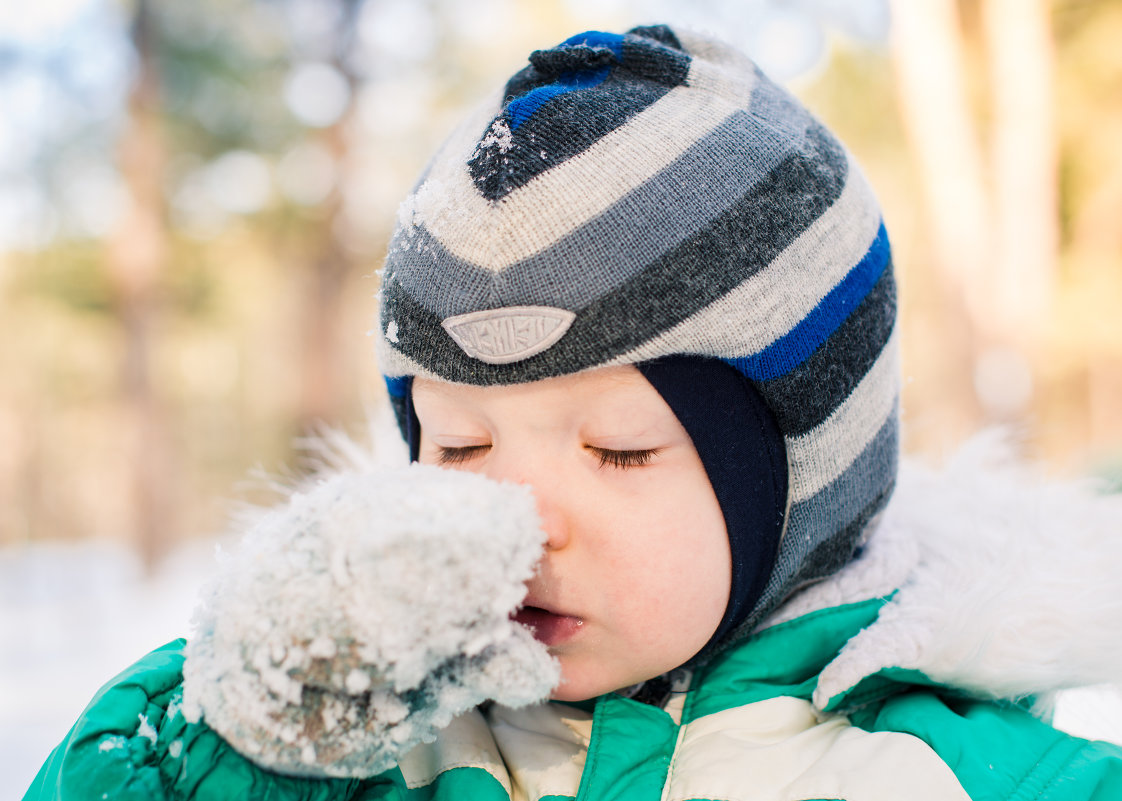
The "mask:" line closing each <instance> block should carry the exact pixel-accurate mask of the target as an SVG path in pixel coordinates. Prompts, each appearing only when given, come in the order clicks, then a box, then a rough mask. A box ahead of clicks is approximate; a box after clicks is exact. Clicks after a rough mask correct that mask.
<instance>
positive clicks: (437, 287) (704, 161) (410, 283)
mask: <svg viewBox="0 0 1122 801" xmlns="http://www.w3.org/2000/svg"><path fill="white" fill-rule="evenodd" d="M764 86H766V87H770V90H771V91H775V87H774V86H773V85H771V84H770V83H769V84H764ZM805 122H806V123H807V124H808V125H811V127H809V128H804V129H792V130H791V131H788V132H784V136H785V137H786V138H787V140H788V141H789V142H790V144H791V145H792V146H793V147H792V148H791V149H787V150H783V149H780V148H775V149H772V148H766V149H765V148H758V149H750V150H746V149H745V148H744V146H743V144H742V142H743V141H744V139H743V138H748V139H758V138H760V137H762V136H763V135H764V132H763V131H762V130H760V120H759V118H758V117H756V116H754V115H752V114H750V113H748V112H743V111H741V112H736V113H735V114H733V115H731V116H730V117H729V118H728V119H727V120H726V121H725V122H723V123H722V124H721V125H720V126H718V127H717V128H716V129H714V130H713V131H712V132H710V133H709V134H708V135H706V136H705V137H703V138H702V139H701V140H699V141H698V142H697V143H696V144H695V145H694V146H693V147H691V148H690V149H689V150H687V151H686V152H685V153H684V154H682V156H680V157H679V158H678V159H677V160H676V161H674V162H673V163H672V164H670V165H668V166H667V167H666V168H665V169H664V170H662V171H661V172H659V173H658V174H657V175H655V176H654V177H652V178H651V179H650V180H648V181H646V182H645V183H643V184H642V185H641V186H639V187H637V188H636V189H635V190H634V191H632V192H629V193H628V194H627V195H625V196H624V197H622V198H620V199H619V200H618V201H616V203H614V204H613V205H612V206H610V207H609V208H608V209H607V210H605V211H604V212H602V213H601V214H599V215H597V216H596V217H593V218H591V219H589V220H588V222H586V223H584V224H583V225H582V226H580V227H579V228H577V229H576V230H575V231H573V232H572V233H570V234H569V235H568V236H565V237H564V238H562V239H561V240H559V241H558V242H556V243H555V244H553V245H552V246H550V247H549V248H547V249H545V250H543V251H542V252H541V253H537V254H535V255H533V256H531V257H530V258H527V259H524V260H522V261H520V262H518V263H516V264H513V265H511V266H510V267H507V268H506V269H504V270H501V271H499V272H497V273H496V272H494V271H492V270H488V269H486V268H483V267H479V266H477V265H475V264H472V263H471V262H469V261H465V260H463V259H460V258H458V257H457V256H455V255H454V254H452V253H450V252H449V251H448V250H446V249H445V247H444V245H443V244H442V243H441V242H440V241H439V240H438V239H437V238H436V237H434V236H433V235H432V234H431V233H430V232H429V231H428V229H427V228H426V227H425V226H424V225H418V226H416V227H415V228H413V229H411V232H410V234H409V236H408V238H404V237H403V235H401V234H398V236H397V238H395V240H394V242H393V244H392V246H391V250H390V256H389V260H388V266H387V271H388V272H389V273H392V274H393V275H394V276H395V277H396V278H397V280H398V281H400V282H401V284H402V285H403V286H404V287H405V288H406V289H407V290H408V291H409V293H410V294H411V295H412V296H413V297H414V299H416V300H417V301H418V302H419V303H421V305H423V306H425V307H426V308H428V309H429V310H430V311H432V312H435V313H436V314H437V315H438V316H440V317H442V318H446V317H453V316H455V315H458V314H466V313H468V312H473V311H478V310H479V309H481V308H486V307H487V306H489V305H501V306H556V307H557V308H561V309H570V310H576V309H581V308H584V307H585V306H587V305H588V304H589V303H591V302H592V301H593V300H595V299H596V298H597V297H600V296H602V295H603V294H604V293H605V292H607V291H609V290H611V289H613V288H615V287H617V286H619V285H621V284H623V283H624V282H625V281H627V280H628V279H629V278H631V277H632V276H634V275H636V274H638V273H639V272H641V271H642V270H643V269H645V268H646V267H647V266H648V265H649V264H650V263H651V261H652V260H653V259H655V258H656V257H657V256H658V255H659V254H660V253H663V252H665V251H666V250H668V249H669V248H671V247H674V246H675V245H677V244H678V243H680V242H682V241H683V240H684V239H685V238H686V237H688V236H690V235H691V234H693V233H694V232H696V231H697V229H698V228H699V227H702V226H705V225H707V224H711V223H712V222H713V220H714V219H716V218H717V217H718V216H719V215H721V214H724V213H728V211H729V210H730V207H735V204H736V203H738V202H740V201H743V199H744V197H745V192H746V191H749V192H750V191H751V190H752V188H753V187H755V186H757V185H758V184H759V183H760V182H761V181H764V180H773V178H772V176H773V175H774V173H775V172H777V170H776V165H777V164H780V163H781V162H780V159H781V157H783V156H786V157H787V161H784V162H782V163H783V168H787V167H788V166H790V165H791V164H792V163H793V160H797V159H798V158H799V157H798V156H797V155H795V156H792V149H793V150H794V151H795V153H796V154H797V153H798V152H799V151H800V150H812V151H814V150H824V149H825V148H824V147H823V144H822V140H826V138H827V137H828V136H829V135H828V134H827V133H826V131H825V130H824V129H822V128H820V127H819V126H817V125H812V124H811V121H810V120H809V119H806V120H805ZM768 127H769V128H771V129H774V125H772V126H768ZM742 137H743V138H742ZM839 153H840V151H839ZM839 158H840V162H838V163H836V164H834V165H833V167H834V168H835V169H838V170H839V171H840V172H841V173H842V174H844V173H845V171H846V169H847V165H846V163H845V158H844V156H840V157H839ZM781 169H782V168H781ZM698 175H713V176H715V177H714V178H712V179H711V180H708V181H704V182H702V181H698V180H697V176H698ZM691 195H692V196H691ZM651 209H656V210H659V211H661V212H663V216H662V217H660V218H658V219H650V214H651V212H650V210H651ZM643 217H647V218H648V222H649V225H648V226H647V228H646V230H645V231H644V236H643V238H642V239H638V240H636V239H621V238H620V236H619V233H618V230H619V221H620V220H621V219H627V220H638V219H642V218H643Z"/></svg>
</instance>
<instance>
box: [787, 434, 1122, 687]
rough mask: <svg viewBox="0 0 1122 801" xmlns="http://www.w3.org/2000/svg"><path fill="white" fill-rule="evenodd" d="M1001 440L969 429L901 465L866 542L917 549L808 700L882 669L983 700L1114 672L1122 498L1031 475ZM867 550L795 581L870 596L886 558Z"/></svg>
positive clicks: (1121, 673)
mask: <svg viewBox="0 0 1122 801" xmlns="http://www.w3.org/2000/svg"><path fill="white" fill-rule="evenodd" d="M1000 444H1001V443H1000V439H999V438H998V437H997V436H995V435H992V434H991V435H987V436H982V437H979V438H977V439H975V440H974V441H973V442H972V443H970V444H969V445H968V446H967V447H966V448H964V449H963V451H962V452H961V453H960V454H959V456H958V457H956V458H955V459H954V460H953V461H952V462H951V463H950V464H948V465H947V466H946V467H945V468H944V469H943V470H941V471H938V472H934V471H930V470H925V469H923V468H921V467H919V466H917V465H914V464H909V465H906V466H905V467H904V468H903V469H902V470H901V474H900V480H899V486H898V488H897V490H896V494H895V497H894V499H893V501H892V503H891V504H890V505H889V508H888V509H887V510H886V514H885V520H884V522H883V524H882V526H881V529H880V531H879V532H878V533H877V535H876V536H875V537H874V542H875V541H876V540H877V539H879V538H880V537H888V538H889V539H895V538H896V537H897V536H900V535H899V534H898V533H897V532H901V533H903V534H904V535H906V536H908V537H911V538H914V541H915V543H916V546H917V548H918V555H919V559H918V561H917V562H916V563H915V566H914V569H913V570H912V572H911V575H910V576H909V577H908V579H907V581H906V582H904V583H903V584H902V585H901V588H900V591H899V593H898V595H897V596H896V597H895V598H894V599H893V601H892V602H890V603H889V604H888V605H887V606H885V608H884V609H883V610H882V611H881V613H880V616H879V618H878V619H877V621H876V622H875V623H874V624H872V625H871V626H869V627H868V628H866V629H865V630H864V631H862V632H860V633H859V634H858V635H857V636H856V637H854V638H853V639H852V640H850V642H849V643H848V644H847V645H846V647H845V648H844V649H843V650H842V652H841V654H840V655H839V656H838V658H837V659H835V660H834V662H832V663H831V664H830V665H829V666H827V668H826V669H825V670H824V671H823V672H822V675H821V677H820V679H819V684H818V688H817V690H816V692H815V695H814V701H815V703H816V704H817V705H818V706H820V707H824V706H825V705H826V704H827V703H828V702H829V700H830V699H831V698H833V697H835V696H837V695H838V694H839V693H841V692H844V691H845V690H847V689H850V688H852V687H853V686H855V685H856V684H857V683H858V682H859V681H861V679H863V678H865V677H866V676H869V675H872V674H873V673H876V672H877V671H878V670H880V669H882V668H886V667H902V668H908V669H914V670H918V671H921V672H923V673H924V674H925V675H927V676H929V677H930V678H932V679H934V680H936V681H939V682H941V683H944V684H947V685H952V686H955V687H958V688H961V689H964V690H967V691H969V692H972V693H975V694H977V695H980V696H983V697H990V698H1017V697H1024V696H1027V695H1035V694H1041V693H1048V692H1052V691H1056V690H1060V689H1063V688H1067V687H1075V686H1081V685H1089V684H1098V683H1114V682H1118V681H1119V680H1120V679H1122V637H1120V636H1119V634H1120V632H1122V578H1120V577H1122V497H1119V496H1105V495H1098V494H1096V493H1095V492H1094V491H1093V489H1092V488H1091V487H1089V486H1088V485H1085V484H1083V485H1080V484H1074V483H1058V482H1043V481H1041V480H1040V479H1039V478H1038V477H1036V476H1034V475H1033V474H1032V473H1031V472H1030V471H1028V470H1027V469H1025V468H1023V467H1018V466H1016V465H1014V464H1013V463H1012V461H1011V460H1010V459H1009V458H1008V456H1007V455H1005V454H1003V453H1002V452H1001V450H1002V449H1001V447H1000ZM875 553H877V551H875V550H874V549H872V547H870V552H869V556H868V557H867V558H866V559H863V560H861V561H859V562H858V563H855V564H854V565H852V566H851V567H850V568H848V569H847V570H845V571H842V572H841V573H840V574H838V576H836V577H834V578H833V579H831V580H830V581H829V582H826V584H827V585H839V586H835V587H834V588H833V589H831V588H830V587H829V586H827V587H815V588H812V590H810V591H808V592H814V593H817V594H818V595H820V596H822V597H823V598H827V599H828V598H829V597H830V595H831V593H836V594H839V595H846V596H847V597H850V596H855V595H860V594H861V593H860V592H859V591H856V590H855V589H852V588H851V589H850V591H849V592H848V593H842V589H841V585H844V584H845V583H846V582H847V581H854V580H856V579H855V577H857V576H863V580H865V581H868V590H869V592H867V593H866V595H867V596H868V597H874V596H876V595H878V594H881V591H882V590H883V585H884V583H885V581H886V580H887V578H888V576H887V572H888V571H889V569H890V568H889V566H888V564H887V563H884V564H881V565H880V566H878V565H877V564H875V563H871V564H869V565H866V566H862V562H865V561H867V560H868V559H871V558H873V554H875ZM882 562H883V560H882ZM862 571H863V573H862ZM794 602H795V603H805V601H802V600H800V599H795V601H794ZM781 614H783V613H782V611H781Z"/></svg>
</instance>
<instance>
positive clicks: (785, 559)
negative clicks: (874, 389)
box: [761, 399, 900, 605]
mask: <svg viewBox="0 0 1122 801" xmlns="http://www.w3.org/2000/svg"><path fill="white" fill-rule="evenodd" d="M898 403H899V399H897V401H896V404H895V405H897V406H898ZM899 450H900V444H899V421H898V417H897V414H896V413H895V408H894V411H893V414H890V415H889V417H888V419H887V420H885V422H884V425H882V426H881V428H880V430H879V431H878V432H877V433H876V436H874V437H873V438H872V439H871V440H870V441H869V443H868V444H867V445H866V446H865V448H864V450H862V451H861V455H860V456H858V457H857V459H855V460H854V461H853V463H852V464H851V465H850V466H849V468H848V469H847V470H846V471H845V472H844V473H842V474H841V475H840V476H838V477H837V478H836V479H834V480H833V481H832V482H830V484H828V485H826V486H825V487H823V488H822V489H821V490H820V491H819V492H818V493H816V494H815V495H814V496H812V497H810V498H807V499H806V500H804V501H801V502H798V503H795V504H793V505H792V506H791V511H790V512H789V513H788V520H787V530H786V532H785V533H784V535H783V541H782V542H781V543H780V546H779V555H778V557H777V558H776V561H775V570H774V572H773V573H772V575H771V579H770V580H769V581H768V586H767V589H766V590H764V595H763V596H762V598H761V605H763V604H764V601H765V600H766V599H768V598H769V596H774V595H775V593H777V592H779V591H781V590H783V589H787V590H793V589H794V587H793V586H792V583H791V582H792V580H795V579H796V578H797V575H796V574H797V573H798V572H799V571H800V568H802V566H803V565H804V563H805V562H806V558H807V555H808V554H809V553H811V552H812V551H813V550H815V549H816V548H817V547H818V546H819V545H820V541H821V540H823V539H830V538H832V537H833V536H834V535H835V532H838V531H841V530H843V529H845V528H846V527H848V526H850V525H851V524H853V523H854V522H855V521H857V522H859V523H861V524H864V523H865V522H868V520H869V519H870V518H871V517H872V516H873V515H874V514H875V513H876V512H877V511H879V510H880V508H881V506H883V505H884V503H885V502H886V501H887V499H888V494H889V493H890V492H891V490H892V482H893V480H894V478H895V475H896V463H897V461H898V459H899ZM870 476H882V477H884V481H885V484H884V486H882V487H871V486H869V477H870ZM871 499H872V500H873V504H872V506H870V500H871ZM857 533H859V532H857ZM841 556H842V560H841V562H839V563H837V564H834V565H832V567H833V568H835V569H836V568H837V567H840V566H841V564H844V562H845V561H848V558H849V556H850V554H844V555H841ZM802 578H803V579H804V580H805V579H808V578H812V576H805V575H804V576H803V577H802ZM771 600H772V601H774V602H779V601H781V600H782V599H781V598H774V597H772V599H771Z"/></svg>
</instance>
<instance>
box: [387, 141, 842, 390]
mask: <svg viewBox="0 0 1122 801" xmlns="http://www.w3.org/2000/svg"><path fill="white" fill-rule="evenodd" d="M818 131H819V134H820V135H818V136H812V137H808V139H807V142H806V145H807V150H808V151H811V152H809V153H800V154H797V155H794V156H791V157H789V158H787V159H785V160H784V161H783V162H781V163H780V164H779V165H778V166H777V167H776V169H775V170H774V171H773V172H772V173H771V175H770V176H769V178H768V180H766V181H762V182H760V183H759V185H757V186H756V187H754V188H753V189H752V190H751V191H749V192H748V193H747V194H746V195H744V196H743V197H742V198H741V199H740V201H739V202H737V203H736V204H734V205H733V207H732V208H730V209H728V210H727V211H726V212H725V213H723V214H721V215H719V216H718V217H716V218H715V219H713V220H712V221H711V222H710V224H709V226H708V227H706V228H705V229H704V230H701V231H698V232H697V233H695V234H693V235H692V236H690V237H689V238H687V239H686V240H685V241H683V242H681V243H680V244H679V245H678V246H677V247H676V248H674V249H673V250H671V251H669V252H667V253H664V254H663V255H662V256H660V257H658V258H657V259H656V260H655V261H654V262H652V263H651V264H650V265H648V266H647V267H646V268H645V269H643V270H642V271H641V272H640V273H638V274H637V275H635V276H634V277H633V278H631V279H630V280H628V281H627V282H626V283H624V284H623V285H622V286H620V287H619V288H618V289H616V290H615V291H613V292H609V293H607V294H605V295H603V296H601V297H599V298H597V299H596V300H595V301H593V302H592V303H591V304H589V305H588V306H586V307H585V308H583V309H570V310H571V311H577V319H576V320H575V321H574V322H573V325H572V326H571V327H570V329H569V332H568V333H567V334H566V335H565V336H564V337H563V338H562V339H561V341H560V342H558V343H557V344H556V345H554V346H553V347H552V348H550V349H549V350H547V351H545V352H543V353H539V354H537V355H535V356H532V357H530V358H529V359H526V360H524V361H521V362H515V363H512V364H506V365H485V364H482V363H480V362H478V361H476V360H474V359H471V358H470V357H468V356H467V355H466V354H464V353H463V351H461V350H460V349H459V347H458V346H456V345H455V344H454V343H453V342H452V340H451V338H449V337H448V335H447V334H446V333H445V332H444V330H443V329H442V328H441V327H440V322H441V319H440V318H439V317H438V316H437V315H434V314H433V313H432V312H430V311H428V310H427V309H425V308H423V307H422V306H421V305H420V304H419V303H417V301H416V300H414V299H413V298H412V297H411V296H410V293H409V292H407V291H405V289H404V287H402V285H401V284H400V282H399V280H398V278H397V274H396V272H391V273H389V274H388V275H387V281H386V284H385V285H384V287H383V290H382V291H383V300H384V305H383V314H382V328H383V331H385V328H386V326H388V325H389V323H390V321H391V320H392V321H394V322H396V323H397V331H396V338H397V343H396V344H395V345H394V347H395V348H396V349H397V350H399V351H400V352H401V353H402V354H404V355H405V356H407V357H409V358H411V359H413V360H414V361H417V362H419V363H421V364H424V365H426V366H427V367H428V368H429V369H431V370H433V371H434V372H435V373H437V375H440V376H441V377H442V378H445V379H447V380H449V381H457V382H463V383H474V384H509V383H520V382H524V381H533V380H537V379H540V378H547V377H549V376H554V375H564V374H568V373H572V372H576V371H577V370H582V369H585V368H588V367H593V366H595V365H597V364H603V363H604V362H606V361H608V360H610V359H612V358H614V357H616V356H618V355H620V354H622V353H625V352H627V351H629V350H631V349H633V348H635V347H638V346H639V345H641V344H642V343H644V342H646V341H647V340H649V339H650V338H652V337H654V336H656V335H657V334H660V333H662V332H663V331H666V330H667V329H669V328H670V327H671V326H673V325H675V324H677V323H678V322H680V321H681V320H683V319H685V318H687V317H689V316H690V315H691V314H694V313H695V312H697V311H698V310H700V309H702V308H704V307H705V306H707V305H709V304H710V303H712V302H713V301H715V300H716V299H718V298H720V297H721V296H722V295H724V294H725V293H726V292H728V291H729V290H730V289H732V288H733V287H734V286H736V285H737V284H739V283H741V282H742V281H744V280H746V279H748V278H749V277H751V276H752V275H754V274H755V273H756V272H758V271H759V270H761V269H764V268H766V267H767V265H768V264H770V263H771V261H772V260H773V259H774V258H775V257H776V256H777V255H778V254H779V253H780V252H781V251H782V250H783V249H784V248H785V247H787V245H789V244H790V243H791V242H792V241H793V240H794V239H796V238H797V237H798V236H799V235H800V234H801V233H802V232H803V231H804V230H806V229H807V228H808V227H809V226H810V225H811V224H813V222H814V221H815V220H816V219H817V218H818V217H819V216H820V215H821V214H822V213H823V212H824V211H825V210H826V209H827V208H829V206H830V205H831V204H832V203H834V202H835V201H836V200H837V198H838V196H839V195H840V194H841V191H842V189H843V187H844V184H845V176H846V169H847V161H846V157H845V153H844V151H843V150H842V149H841V147H840V145H838V144H837V142H836V141H834V140H833V139H832V138H831V137H829V135H828V134H826V133H825V132H824V130H822V129H820V128H819V129H818ZM814 151H818V152H814ZM745 254H751V255H752V259H751V260H750V261H749V260H747V259H746V258H745ZM430 269H431V268H430ZM434 272H441V273H444V272H446V271H445V270H444V269H443V268H442V269H441V270H439V271H434ZM496 283H497V278H496ZM496 289H499V288H498V287H496ZM499 291H500V296H501V295H502V294H505V293H502V292H501V290H499ZM508 302H509V301H507V300H506V298H505V297H502V302H501V303H496V304H494V306H501V305H506V304H507V303H508ZM544 305H556V306H558V307H560V308H564V307H563V306H561V305H560V304H556V303H548V302H547V303H546V304H544ZM471 310H472V311H475V310H476V309H474V308H473V309H471Z"/></svg>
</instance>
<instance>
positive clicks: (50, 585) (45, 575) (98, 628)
mask: <svg viewBox="0 0 1122 801" xmlns="http://www.w3.org/2000/svg"><path fill="white" fill-rule="evenodd" d="M214 548H215V543H214V542H209V541H208V542H199V543H195V544H192V545H191V546H189V547H185V548H183V549H181V550H179V551H178V552H177V553H175V554H174V555H173V556H172V557H171V558H170V559H168V560H167V561H166V563H165V564H164V565H163V567H162V568H161V569H160V570H159V572H158V574H157V575H156V576H155V577H153V578H151V579H145V578H144V576H143V573H142V571H141V568H140V564H139V562H138V561H137V559H136V558H135V556H134V555H133V554H132V553H131V552H130V551H128V550H127V549H125V548H123V547H120V546H113V545H105V544H102V545H91V544H87V545H78V546H73V545H69V546H68V545H50V546H38V547H34V548H17V549H7V550H4V549H0V799H9V798H11V799H18V798H20V797H21V796H22V794H23V793H24V791H25V790H26V789H27V786H28V785H29V784H30V783H31V780H32V779H33V778H34V776H35V773H36V772H37V771H38V769H39V766H40V765H41V764H42V762H43V760H44V759H46V757H47V755H48V753H49V752H50V750H51V749H52V748H53V747H54V746H55V745H56V744H57V743H58V741H59V740H61V739H62V737H63V736H64V735H65V734H66V731H67V729H68V728H69V727H70V725H71V724H72V723H73V722H74V720H75V718H77V716H78V714H79V713H80V712H81V711H82V708H83V707H84V706H85V705H86V703H87V702H88V701H89V699H90V697H91V696H92V695H93V694H94V693H95V692H96V691H97V689H98V688H99V687H100V686H101V685H102V684H103V683H104V682H105V681H107V680H108V679H109V678H111V677H112V676H114V675H115V674H116V673H117V672H119V671H120V670H121V669H122V668H124V667H126V666H127V665H129V664H130V663H131V662H133V661H134V660H135V659H137V658H138V657H140V656H141V655H143V654H144V653H146V652H148V651H150V650H151V649H153V648H156V647H158V646H160V645H163V644H164V643H166V642H168V641H170V640H172V639H174V638H176V637H180V636H185V635H186V634H188V633H189V620H190V615H191V610H192V609H193V607H194V605H195V599H196V595H197V591H198V588H199V586H200V585H201V583H202V582H203V581H204V580H205V578H206V576H207V574H208V572H209V571H210V570H211V568H212V565H213V563H214ZM1056 722H1057V724H1058V725H1060V726H1061V727H1062V728H1065V729H1067V730H1068V731H1071V732H1073V733H1076V734H1080V735H1082V736H1087V737H1092V738H1099V739H1108V740H1113V741H1115V742H1122V694H1120V693H1119V691H1118V689H1117V688H1097V689H1089V690H1078V691H1072V692H1070V693H1068V694H1066V695H1065V697H1064V698H1063V699H1062V701H1061V705H1060V708H1059V711H1058V713H1057V720H1056Z"/></svg>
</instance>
